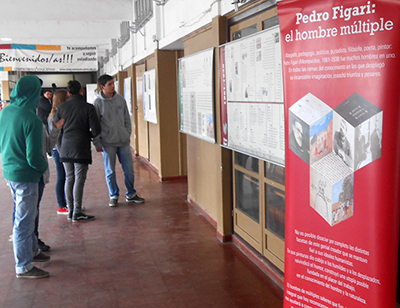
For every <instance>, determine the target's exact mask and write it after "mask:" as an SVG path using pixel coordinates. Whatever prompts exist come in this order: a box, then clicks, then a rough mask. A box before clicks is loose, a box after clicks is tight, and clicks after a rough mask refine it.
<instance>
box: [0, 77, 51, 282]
mask: <svg viewBox="0 0 400 308" xmlns="http://www.w3.org/2000/svg"><path fill="white" fill-rule="evenodd" d="M40 90H41V81H40V79H39V78H38V77H36V76H34V75H27V76H23V77H22V78H21V79H20V80H19V81H18V82H17V84H16V86H15V88H14V89H13V91H12V92H11V95H10V104H9V105H8V106H7V108H4V109H3V110H2V111H1V112H0V127H1V130H0V154H1V160H2V166H3V176H4V178H5V179H6V181H7V185H8V186H9V187H10V189H11V194H12V197H13V199H14V204H15V219H14V225H13V245H14V257H15V263H16V266H15V271H16V276H17V278H44V277H48V276H49V273H48V272H46V271H44V270H42V269H39V268H37V267H35V266H33V265H32V262H47V261H49V260H50V257H49V256H46V255H45V254H43V253H41V252H40V250H39V249H38V242H37V238H36V236H35V234H34V227H35V218H36V215H37V203H38V190H39V180H40V178H41V177H42V175H43V173H44V172H45V171H46V170H47V168H48V164H47V162H46V160H45V159H44V157H43V155H42V138H43V136H42V130H43V123H42V121H41V120H40V118H39V117H38V116H37V115H36V108H37V107H38V103H39V95H40Z"/></svg>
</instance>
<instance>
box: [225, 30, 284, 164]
mask: <svg viewBox="0 0 400 308" xmlns="http://www.w3.org/2000/svg"><path fill="white" fill-rule="evenodd" d="M220 65H221V67H220V70H221V132H222V146H225V147H228V148H230V149H232V150H235V151H239V152H243V153H246V154H248V155H251V156H255V157H258V158H260V159H263V160H267V161H271V162H273V163H276V164H280V165H284V163H285V125H284V121H285V116H284V106H283V83H282V56H281V43H280V35H279V27H278V26H274V27H271V28H270V29H267V30H264V31H262V32H258V33H257V34H254V35H252V36H248V37H246V38H243V39H240V40H237V41H233V42H231V43H228V44H226V45H223V46H221V47H220Z"/></svg>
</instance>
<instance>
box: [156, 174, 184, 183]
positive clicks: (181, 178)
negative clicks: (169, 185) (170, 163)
mask: <svg viewBox="0 0 400 308" xmlns="http://www.w3.org/2000/svg"><path fill="white" fill-rule="evenodd" d="M159 178H160V177H159ZM160 181H161V182H187V175H178V176H166V177H162V178H160Z"/></svg>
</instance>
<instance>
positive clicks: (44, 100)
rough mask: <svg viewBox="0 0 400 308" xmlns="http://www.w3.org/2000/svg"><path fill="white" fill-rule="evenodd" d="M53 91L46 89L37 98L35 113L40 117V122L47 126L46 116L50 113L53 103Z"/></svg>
mask: <svg viewBox="0 0 400 308" xmlns="http://www.w3.org/2000/svg"><path fill="white" fill-rule="evenodd" d="M52 99H53V92H51V91H50V90H47V91H45V92H44V93H43V95H41V96H40V98H39V106H38V108H37V115H38V116H39V118H41V119H42V122H43V124H44V125H46V127H47V117H48V116H49V114H50V111H51V107H52V105H53V102H52Z"/></svg>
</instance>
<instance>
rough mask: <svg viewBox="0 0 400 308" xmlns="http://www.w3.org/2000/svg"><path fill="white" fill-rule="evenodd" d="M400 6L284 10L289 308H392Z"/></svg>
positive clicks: (316, 3)
mask: <svg viewBox="0 0 400 308" xmlns="http://www.w3.org/2000/svg"><path fill="white" fill-rule="evenodd" d="M399 10H400V3H399V2H397V1H385V0H375V1H367V2H366V1H360V0H346V1H344V0H329V1H327V0H291V1H281V2H279V3H278V16H279V22H280V27H281V40H282V55H283V56H282V57H283V65H284V70H283V72H284V89H285V110H286V113H287V115H288V118H289V121H287V131H288V132H289V134H288V135H287V139H286V140H287V151H286V238H285V295H284V307H285V308H299V307H306V306H307V307H313V308H314V307H327V308H332V307H339V308H361V307H395V306H396V283H397V270H396V269H397V265H398V243H399V238H398V235H399V194H398V183H399V172H398V168H397V166H398V163H399V157H400V153H399V144H398V142H399V132H400V124H399V117H398V115H399V113H400V89H399V86H398V72H399V70H400V60H399V51H400V41H399V39H398V38H399V36H400V16H399V14H398V12H399Z"/></svg>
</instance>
